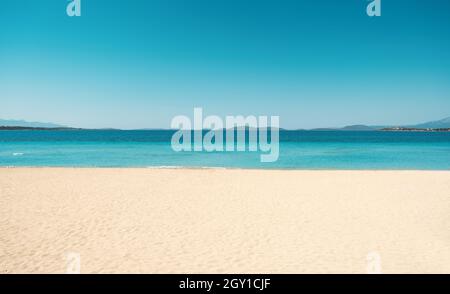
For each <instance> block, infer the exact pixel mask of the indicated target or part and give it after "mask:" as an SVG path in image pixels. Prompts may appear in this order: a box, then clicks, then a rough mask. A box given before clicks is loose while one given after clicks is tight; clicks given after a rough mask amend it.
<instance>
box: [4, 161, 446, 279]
mask: <svg viewBox="0 0 450 294" xmlns="http://www.w3.org/2000/svg"><path fill="white" fill-rule="evenodd" d="M449 191H450V171H415V170H284V169H283V170H265V169H234V168H232V169H229V168H220V169H215V168H207V169H202V168H199V169H197V168H181V169H180V168H176V169H172V168H75V167H74V168H42V167H36V168H22V167H13V168H5V167H0V192H1V193H0V194H1V195H2V197H0V232H1V234H0V273H64V272H65V271H66V267H67V264H66V260H65V258H66V257H65V256H66V254H67V253H68V252H78V253H79V255H80V257H81V273H118V272H121V273H206V272H207V273H365V272H366V271H367V266H368V260H367V258H368V256H370V254H372V253H373V252H375V253H377V254H379V256H380V258H381V269H382V272H383V273H432V272H433V273H450V235H449V233H448V227H450V218H449V217H448V216H449V215H450V199H449V197H448V193H449Z"/></svg>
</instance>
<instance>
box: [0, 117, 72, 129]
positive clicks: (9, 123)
mask: <svg viewBox="0 0 450 294" xmlns="http://www.w3.org/2000/svg"><path fill="white" fill-rule="evenodd" d="M0 126H3V127H25V128H64V127H65V126H62V125H58V124H54V123H42V122H29V121H25V120H6V119H0Z"/></svg>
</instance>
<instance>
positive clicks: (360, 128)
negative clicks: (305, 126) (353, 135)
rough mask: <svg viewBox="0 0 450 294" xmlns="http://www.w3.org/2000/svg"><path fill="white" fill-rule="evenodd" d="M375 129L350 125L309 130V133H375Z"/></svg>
mask: <svg viewBox="0 0 450 294" xmlns="http://www.w3.org/2000/svg"><path fill="white" fill-rule="evenodd" d="M376 130H377V129H376V128H373V127H369V126H366V125H351V126H345V127H343V128H317V129H311V131H376Z"/></svg>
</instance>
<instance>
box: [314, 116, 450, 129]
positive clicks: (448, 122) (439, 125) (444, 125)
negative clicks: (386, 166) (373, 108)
mask: <svg viewBox="0 0 450 294" xmlns="http://www.w3.org/2000/svg"><path fill="white" fill-rule="evenodd" d="M393 127H401V128H414V129H448V128H450V117H447V118H444V119H441V120H435V121H429V122H425V123H420V124H416V125H385V126H366V125H351V126H345V127H343V128H320V129H313V130H316V131H327V130H340V131H376V130H381V129H385V128H393Z"/></svg>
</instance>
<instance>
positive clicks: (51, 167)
mask: <svg viewBox="0 0 450 294" xmlns="http://www.w3.org/2000/svg"><path fill="white" fill-rule="evenodd" d="M1 169H84V170H86V169H99V170H107V169H117V170H121V169H136V170H238V171H299V172H301V171H304V172H359V171H360V172H450V169H332V168H324V169H320V168H317V169H304V168H302V169H299V168H279V167H276V168H254V167H249V168H246V167H217V166H211V167H210V166H202V167H195V166H192V167H191V166H179V167H177V166H167V167H166V166H142V167H141V166H0V170H1Z"/></svg>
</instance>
